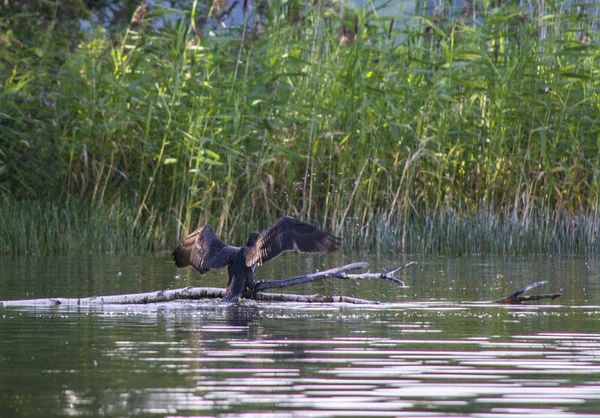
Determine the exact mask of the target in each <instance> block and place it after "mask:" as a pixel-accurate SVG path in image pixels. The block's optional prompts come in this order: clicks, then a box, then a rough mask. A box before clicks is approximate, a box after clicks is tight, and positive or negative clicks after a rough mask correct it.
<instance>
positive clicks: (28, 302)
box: [0, 261, 415, 307]
mask: <svg viewBox="0 0 600 418" xmlns="http://www.w3.org/2000/svg"><path fill="white" fill-rule="evenodd" d="M413 264H415V262H414V261H411V262H410V263H408V264H405V265H403V266H400V267H398V268H396V269H394V270H392V271H389V272H384V273H362V274H348V273H347V272H348V271H352V270H357V269H361V268H364V267H365V266H366V265H367V263H365V262H358V263H352V264H347V265H345V266H341V267H336V268H333V269H329V270H324V271H321V272H317V273H312V274H307V275H304V276H298V277H294V278H291V279H284V280H273V281H264V282H256V284H255V286H254V288H253V289H250V292H248V293H249V294H248V296H250V297H251V298H252V299H255V300H260V301H271V302H315V303H316V302H319V303H324V302H344V303H353V304H374V303H378V302H375V301H370V300H366V299H360V298H353V297H349V296H323V295H290V294H280V293H263V292H260V291H261V290H265V289H273V288H282V287H288V286H293V285H296V284H302V283H308V282H312V281H316V280H322V279H325V278H326V277H333V278H338V279H351V280H359V279H373V278H375V279H385V280H391V281H393V282H395V283H397V284H400V285H401V286H404V282H403V281H402V280H400V279H398V278H396V277H393V274H394V273H396V272H398V271H400V270H402V269H404V268H406V267H408V266H411V265H413ZM225 293H226V289H221V288H216V287H185V288H180V289H167V290H158V291H155V292H146V293H132V294H123V295H110V296H101V295H96V296H92V297H87V298H43V299H20V300H5V301H0V307H9V306H21V307H22V306H59V305H60V306H101V305H127V304H148V303H159V302H172V301H176V300H197V299H214V298H219V299H220V298H223V297H224V296H225Z"/></svg>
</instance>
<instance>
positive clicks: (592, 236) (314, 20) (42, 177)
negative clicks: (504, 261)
mask: <svg viewBox="0 0 600 418" xmlns="http://www.w3.org/2000/svg"><path fill="white" fill-rule="evenodd" d="M194 4H195V3H194ZM215 4H216V3H215ZM299 4H300V3H299V2H287V3H284V2H272V3H271V5H270V8H268V9H266V7H267V6H266V5H265V6H264V7H265V9H264V10H262V11H261V10H259V12H258V13H257V14H256V16H255V17H254V20H255V22H254V24H253V25H245V26H244V27H235V28H223V27H221V26H220V27H219V29H218V30H217V29H216V26H210V24H206V26H205V27H204V29H203V28H202V24H203V23H205V22H206V21H208V22H209V23H210V22H212V23H214V17H210V16H209V17H208V18H207V17H206V16H205V17H204V18H203V19H201V18H200V16H199V14H200V12H199V7H198V8H197V9H194V10H189V11H186V13H185V14H184V15H177V14H172V13H174V11H173V10H171V9H155V10H153V11H151V12H150V13H149V14H148V15H147V16H146V20H144V21H143V22H142V23H141V24H139V25H135V26H134V25H132V26H130V27H128V28H126V29H123V30H122V31H117V33H116V34H113V36H112V37H111V36H109V34H108V33H107V32H106V31H105V30H104V29H96V30H95V31H89V32H84V33H83V37H81V38H78V39H79V40H78V42H77V45H71V44H69V45H65V40H64V38H63V37H60V36H58V35H59V34H58V33H57V32H56V31H57V30H58V29H46V30H45V31H44V30H40V31H30V33H31V34H32V35H33V36H30V37H27V38H24V37H23V36H21V37H18V36H15V32H14V31H13V30H12V29H11V28H12V27H13V26H15V25H17V26H18V25H25V24H26V23H25V22H24V20H26V19H28V17H27V16H25V15H12V16H10V18H7V19H1V18H0V32H1V38H0V42H2V43H4V44H6V43H8V44H10V45H11V48H4V49H1V50H0V51H1V52H0V54H2V56H0V59H1V60H2V61H4V62H9V63H10V65H8V66H6V67H5V68H4V69H2V68H1V67H0V84H2V90H1V92H0V109H2V110H1V121H0V129H1V131H0V196H1V199H3V202H6V204H7V205H8V206H9V207H11V208H12V210H13V211H14V213H13V215H14V216H17V217H18V214H19V212H21V211H25V212H27V216H31V217H32V218H34V219H36V221H32V224H36V225H38V228H42V229H44V228H52V226H51V224H52V222H54V221H52V220H51V219H50V218H48V217H49V216H50V215H49V213H52V212H53V211H54V212H56V213H63V212H64V211H67V212H69V211H71V210H74V212H73V213H72V214H65V215H64V216H65V217H64V218H63V221H64V222H66V221H67V220H69V222H71V221H72V220H73V219H78V220H79V221H80V222H81V225H83V224H85V225H89V228H93V227H97V228H100V229H102V228H104V230H106V228H107V226H106V225H108V224H110V225H112V226H111V228H113V227H114V228H117V229H118V228H120V227H121V226H123V228H124V230H126V231H128V232H126V233H123V234H108V236H110V237H112V238H113V239H115V240H129V241H128V243H123V242H119V243H117V244H115V243H113V244H109V243H108V241H106V242H105V241H102V240H100V241H102V242H103V243H102V244H100V241H98V243H96V241H95V239H96V238H91V239H90V240H89V241H84V243H83V244H81V245H80V247H81V248H86V249H87V247H86V246H87V245H90V246H91V248H89V249H93V250H98V251H111V252H112V251H130V250H131V249H132V248H139V249H142V250H146V249H159V248H168V247H170V246H171V245H172V244H173V242H174V241H175V239H176V237H177V236H180V235H181V234H182V233H184V232H187V231H189V230H190V229H191V228H194V227H195V226H196V225H197V224H203V223H208V222H210V223H212V224H213V226H215V229H216V230H217V232H218V233H219V234H220V235H221V237H222V239H224V240H238V241H239V240H243V239H244V236H245V234H246V233H247V232H248V231H249V230H253V229H257V228H260V227H264V226H265V225H266V224H268V223H269V222H270V221H272V220H273V219H274V218H276V217H278V216H281V215H282V214H284V213H285V214H290V215H292V216H296V217H299V218H303V219H309V220H311V221H312V222H315V223H317V224H320V225H323V226H326V227H331V228H333V229H336V230H337V231H338V232H339V233H343V234H344V235H345V239H346V243H347V247H353V246H355V245H359V244H360V245H363V246H368V247H371V248H384V247H385V248H390V249H392V250H397V251H419V252H434V253H465V252H469V253H470V252H476V253H481V252H485V253H488V252H492V253H521V252H549V251H578V252H595V251H597V250H596V248H595V244H596V242H597V236H598V226H597V222H596V219H597V217H598V197H599V191H600V184H599V180H600V169H599V167H600V161H599V144H600V135H599V133H598V132H600V129H599V126H598V124H599V121H600V106H599V103H600V101H599V97H598V93H599V91H600V90H599V87H600V85H599V83H600V74H599V70H598V64H599V57H600V48H599V47H598V45H597V43H595V42H589V40H588V38H587V36H588V35H587V34H585V32H584V30H583V29H582V28H583V27H587V26H589V25H590V24H591V22H592V19H594V15H593V14H592V15H590V16H585V15H584V14H579V15H574V14H571V13H568V12H567V11H564V12H558V11H557V12H554V11H553V12H552V15H550V14H548V16H547V19H544V18H540V17H539V16H538V15H537V14H536V15H533V14H531V15H528V14H526V13H525V12H524V11H523V10H521V9H520V8H518V7H517V6H514V5H511V4H508V5H505V6H501V7H499V8H491V7H490V6H489V5H487V3H486V4H481V5H478V7H481V10H478V17H479V19H478V20H476V21H473V20H471V19H469V18H467V17H466V14H465V15H463V14H459V15H458V17H457V18H456V19H454V20H453V21H452V22H450V21H449V20H442V19H439V18H436V19H433V18H430V17H429V18H428V17H414V18H412V19H409V20H408V21H406V22H404V23H402V24H398V22H396V23H395V25H394V26H395V27H396V28H398V27H401V28H400V29H393V30H391V24H392V21H390V20H389V19H386V18H381V17H378V16H377V14H376V13H375V12H373V11H372V10H370V11H369V10H368V11H364V12H360V11H352V10H347V11H346V12H345V13H344V14H343V15H340V13H339V7H337V6H336V7H335V8H333V7H332V8H330V7H327V6H324V3H322V2H317V3H316V5H314V6H310V7H308V6H306V5H303V6H302V7H298V5H299ZM486 5H487V6H486ZM565 10H566V9H565ZM211 11H214V10H213V9H211ZM537 12H539V11H536V13H537ZM542 12H543V11H542ZM165 15H167V16H172V19H166V20H162V21H161V25H156V27H153V26H152V25H151V24H150V22H151V21H152V19H153V18H154V19H158V17H162V16H165ZM340 16H341V17H340ZM542 17H543V16H542ZM191 22H194V24H192V23H191ZM256 22H260V24H258V23H256ZM9 23H10V24H9ZM209 26H210V28H209ZM22 33H24V32H21V34H22ZM542 34H543V36H542ZM36 37H37V38H36ZM36 45H37V46H36ZM39 45H45V46H44V47H43V48H42V47H40V46H39ZM33 200H39V201H49V202H50V203H49V205H48V206H44V205H42V204H37V203H36V204H35V205H30V204H28V202H32V201H33ZM65 202H66V203H65ZM74 202H77V203H74ZM29 208H31V209H29ZM34 208H37V209H34ZM73 208H77V209H76V210H75V209H73ZM28 211H30V212H31V213H29V212H28ZM114 211H116V212H114ZM108 213H110V214H111V215H110V216H109V215H107V214H108ZM86 216H88V217H89V218H86ZM111 216H112V217H111ZM114 216H117V217H118V219H117V218H114ZM5 222H6V220H5ZM15 222H16V224H15V225H21V226H19V228H25V224H23V223H22V221H15ZM125 223H127V225H129V226H124V225H125ZM56 225H58V224H56ZM56 228H58V226H56ZM56 228H54V230H53V232H50V231H46V230H44V231H38V232H39V233H40V234H42V235H44V234H47V235H44V236H46V237H47V238H44V239H42V241H43V243H38V244H35V243H34V241H32V240H21V238H18V234H16V235H15V232H14V231H16V230H18V228H11V226H10V223H8V224H5V225H4V227H3V229H2V230H0V234H5V236H6V237H9V236H10V238H6V239H5V240H0V242H1V243H3V247H0V251H4V252H23V251H24V250H25V249H26V248H29V249H30V251H33V252H40V251H63V250H64V251H66V250H70V249H73V248H78V245H77V244H76V243H75V242H74V241H73V242H70V241H69V240H74V239H76V238H67V235H68V234H67V235H65V236H63V235H61V234H62V233H63V232H61V231H62V230H61V229H56ZM2 231H4V232H2ZM7 231H12V232H7ZM68 231H71V232H70V233H73V234H75V237H76V236H77V234H78V233H79V232H78V231H79V229H77V228H74V229H68ZM23 233H25V230H23ZM27 233H28V234H29V236H31V232H27ZM86 233H90V232H89V231H88V232H86ZM51 234H54V235H51ZM59 236H60V237H62V238H60V239H61V243H57V244H56V246H54V247H53V246H52V245H51V244H50V243H51V242H52V240H53V239H58V237H59ZM90 236H91V235H90ZM104 236H105V237H106V236H107V235H104ZM477 237H479V238H478V239H477ZM574 237H575V238H576V239H577V241H576V242H573V241H572V240H573V239H575V238H574ZM142 240H149V241H148V242H147V243H146V244H144V243H142ZM21 242H26V243H27V244H21ZM132 242H136V243H139V246H137V245H134V244H132ZM130 245H131V247H130Z"/></svg>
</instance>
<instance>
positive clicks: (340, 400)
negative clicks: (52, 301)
mask: <svg viewBox="0 0 600 418" xmlns="http://www.w3.org/2000/svg"><path fill="white" fill-rule="evenodd" d="M359 259H360V260H365V261H369V262H370V268H371V269H372V270H377V271H381V270H383V269H391V268H393V267H394V266H396V265H399V264H403V263H406V262H407V261H409V260H410V258H406V257H404V256H400V257H397V258H390V257H387V258H386V257H377V258H374V257H369V256H368V255H364V254H363V255H360V256H359V255H346V256H336V257H335V258H334V257H310V258H306V259H305V258H302V257H298V256H294V255H290V256H285V257H280V258H279V259H277V260H274V261H273V262H270V263H268V264H267V265H265V266H263V267H261V268H260V270H259V269H257V275H260V277H259V278H261V279H272V278H274V277H277V278H281V277H291V276H294V275H296V274H302V273H306V272H311V271H315V270H322V269H325V268H328V267H332V266H335V265H340V264H343V263H347V262H351V261H358V260H359ZM417 261H418V262H419V264H418V266H415V267H413V268H410V269H409V270H407V271H404V272H402V273H399V274H398V276H399V277H400V278H402V279H403V280H405V281H406V283H407V285H408V287H407V288H404V289H403V288H399V287H398V286H396V285H395V284H394V283H391V282H388V281H383V280H368V281H361V282H350V281H341V280H335V279H329V280H326V281H324V282H317V283H311V284H308V285H302V286H298V287H296V288H290V289H289V291H290V292H295V293H306V294H313V293H322V294H344V295H349V296H356V297H360V298H367V299H372V300H379V301H381V302H383V303H382V304H380V305H376V306H350V305H344V304H290V303H285V304H284V303H281V304H268V303H255V302H249V301H246V302H242V303H240V304H236V305H230V306H226V305H222V304H219V303H217V302H213V301H208V302H206V301H204V302H196V301H190V302H184V303H180V304H176V305H173V304H159V305H147V306H131V307H103V308H87V309H83V308H80V309H77V308H65V307H56V308H45V309H39V308H38V309H33V308H21V309H15V308H4V309H2V308H0V341H1V342H2V343H1V344H0V417H27V416H36V417H40V416H44V417H52V416H108V417H122V416H130V415H134V416H135V415H137V416H157V417H162V416H173V417H175V416H226V417H227V416H231V417H233V416H245V417H253V416H256V417H259V416H260V417H262V416H271V417H287V416H298V417H312V416H318V417H329V416H386V417H387V416H402V417H411V416H418V417H436V416H443V417H450V416H452V417H457V416H469V417H501V416H508V415H510V416H511V417H515V416H516V417H519V416H523V417H525V416H526V417H529V418H531V417H537V416H539V417H542V416H543V417H552V416H554V417H585V416H600V292H599V290H600V289H599V287H598V277H599V273H600V265H599V264H598V261H597V260H596V259H594V258H585V257H529V258H485V257H462V258H435V257H431V258H419V259H417ZM226 280H227V278H226V272H221V273H218V272H217V273H214V274H213V273H211V274H209V275H207V276H200V275H199V274H196V273H192V272H188V271H185V270H176V269H174V268H173V266H172V263H171V261H170V259H169V257H168V255H164V256H153V257H137V258H136V257H128V258H118V257H98V256H87V257H78V258H52V259H43V258H20V259H2V260H1V264H0V298H1V299H17V298H26V297H56V296H64V297H83V296H92V295H95V294H113V293H125V292H141V291H150V290H158V289H163V288H176V287H183V286H188V285H201V286H202V285H203V286H224V285H225V282H226ZM539 280H548V282H549V283H548V284H547V285H546V286H544V287H543V288H538V289H536V291H539V292H544V293H545V292H556V291H561V292H563V293H564V297H563V298H560V299H557V300H554V301H549V302H546V303H541V304H536V305H530V306H517V307H507V306H497V305H482V304H477V303H473V302H475V301H484V300H490V299H496V298H499V297H501V296H505V295H506V294H508V293H511V292H512V291H513V290H516V289H517V288H519V287H522V286H523V285H525V284H528V283H531V282H534V281H539Z"/></svg>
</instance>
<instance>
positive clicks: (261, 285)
mask: <svg viewBox="0 0 600 418" xmlns="http://www.w3.org/2000/svg"><path fill="white" fill-rule="evenodd" d="M367 264H368V263H365V262H363V261H361V262H358V263H352V264H346V265H345V266H341V267H336V268H332V269H329V270H324V271H320V272H316V273H311V274H305V275H303V276H297V277H293V278H291V279H283V280H269V281H266V282H257V283H256V285H255V286H254V289H252V290H253V291H254V292H260V291H261V290H266V289H278V288H282V287H289V286H294V285H298V284H303V283H309V282H314V281H317V280H323V279H325V278H326V277H335V278H338V279H346V280H360V279H385V280H391V281H393V282H394V283H397V284H399V285H400V286H402V287H404V286H405V284H404V282H403V281H402V280H400V279H398V278H396V277H394V273H396V272H398V271H400V270H404V269H405V268H407V267H409V266H412V265H413V264H416V262H415V261H411V262H410V263H408V264H405V265H403V266H400V267H398V268H396V269H394V270H391V271H387V272H384V273H362V274H348V273H346V272H347V271H352V270H358V269H361V268H364V267H366V266H367Z"/></svg>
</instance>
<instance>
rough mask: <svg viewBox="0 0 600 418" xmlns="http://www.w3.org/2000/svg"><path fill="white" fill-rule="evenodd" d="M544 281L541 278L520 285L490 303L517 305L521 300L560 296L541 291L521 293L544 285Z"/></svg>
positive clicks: (559, 295) (560, 294) (559, 294)
mask: <svg viewBox="0 0 600 418" xmlns="http://www.w3.org/2000/svg"><path fill="white" fill-rule="evenodd" d="M546 283H548V281H546V280H543V281H541V282H535V283H531V284H530V285H527V286H525V287H522V288H521V289H519V290H517V291H516V292H514V293H511V294H510V295H508V296H505V297H503V298H500V299H496V300H494V301H491V303H503V304H507V305H518V304H521V303H523V302H531V301H535V300H541V299H556V298H558V297H561V296H562V293H543V294H541V295H524V294H523V293H525V292H527V291H528V290H531V289H535V288H536V287H538V286H541V285H544V284H546Z"/></svg>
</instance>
